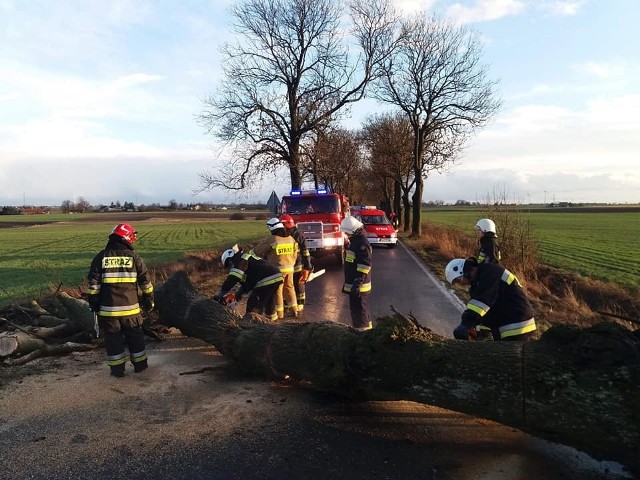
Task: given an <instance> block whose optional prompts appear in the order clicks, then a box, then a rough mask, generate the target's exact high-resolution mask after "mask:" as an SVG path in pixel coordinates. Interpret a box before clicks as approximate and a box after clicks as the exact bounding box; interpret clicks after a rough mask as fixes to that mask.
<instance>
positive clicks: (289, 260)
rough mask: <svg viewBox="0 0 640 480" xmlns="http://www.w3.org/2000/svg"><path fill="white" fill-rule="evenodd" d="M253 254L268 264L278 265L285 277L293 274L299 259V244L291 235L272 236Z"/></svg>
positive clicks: (256, 248)
mask: <svg viewBox="0 0 640 480" xmlns="http://www.w3.org/2000/svg"><path fill="white" fill-rule="evenodd" d="M253 252H254V253H255V254H256V255H257V256H258V257H261V258H264V259H265V260H266V261H267V262H269V263H271V264H273V265H277V266H278V268H279V269H280V272H281V273H282V274H283V275H286V274H288V273H291V274H292V273H293V271H294V267H295V265H296V260H297V259H298V252H299V249H298V243H297V242H296V241H295V240H294V238H293V237H292V236H291V235H287V236H286V237H281V236H279V235H271V237H270V238H269V239H268V240H265V241H263V242H261V243H260V244H259V245H257V246H256V247H255V248H254V249H253Z"/></svg>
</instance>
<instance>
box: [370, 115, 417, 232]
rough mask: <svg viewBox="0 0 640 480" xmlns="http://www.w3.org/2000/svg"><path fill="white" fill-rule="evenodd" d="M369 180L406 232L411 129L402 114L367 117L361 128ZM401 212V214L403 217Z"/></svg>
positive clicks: (412, 183) (411, 164) (410, 164)
mask: <svg viewBox="0 0 640 480" xmlns="http://www.w3.org/2000/svg"><path fill="white" fill-rule="evenodd" d="M362 137H363V141H364V143H365V145H366V148H367V150H368V152H369V156H370V158H369V164H370V166H371V171H372V176H373V177H374V178H375V179H376V180H377V182H378V184H379V186H380V188H381V190H383V192H386V193H385V196H386V197H387V198H386V201H387V202H388V205H389V208H392V209H393V210H394V211H395V212H396V214H398V215H399V220H400V221H401V222H402V223H404V229H405V230H408V229H409V218H410V216H409V210H410V195H411V189H412V188H413V186H414V184H415V177H414V175H413V128H412V126H411V124H410V123H409V122H408V120H407V118H406V116H405V115H404V114H403V113H401V112H400V113H395V114H391V113H387V114H383V115H378V116H374V117H370V118H369V119H367V121H365V124H364V126H363V128H362ZM403 212H404V214H403Z"/></svg>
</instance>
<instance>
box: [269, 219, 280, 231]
mask: <svg viewBox="0 0 640 480" xmlns="http://www.w3.org/2000/svg"><path fill="white" fill-rule="evenodd" d="M267 227H269V230H271V231H272V232H273V231H274V230H277V229H279V228H282V229H284V225H283V224H282V222H281V221H280V219H279V218H278V217H273V218H270V219H269V220H268V221H267Z"/></svg>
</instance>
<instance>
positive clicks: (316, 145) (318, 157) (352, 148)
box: [304, 128, 367, 199]
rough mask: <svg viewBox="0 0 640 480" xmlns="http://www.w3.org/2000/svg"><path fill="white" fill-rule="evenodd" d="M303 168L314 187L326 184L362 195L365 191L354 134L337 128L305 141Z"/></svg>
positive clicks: (354, 194)
mask: <svg viewBox="0 0 640 480" xmlns="http://www.w3.org/2000/svg"><path fill="white" fill-rule="evenodd" d="M304 152H305V155H304V157H305V158H306V162H305V163H306V164H307V166H306V168H305V171H307V172H308V176H309V177H311V178H313V182H314V184H315V186H316V188H318V187H320V186H325V187H328V188H329V189H331V190H332V191H334V192H341V193H345V194H347V195H348V196H349V197H350V198H351V199H356V198H357V199H361V198H363V196H364V194H365V193H366V191H367V184H366V183H365V182H363V179H364V178H366V174H365V173H364V168H365V165H364V158H363V155H362V151H361V149H360V144H359V141H358V138H357V136H356V134H355V133H354V132H352V131H349V130H345V129H341V128H337V129H329V130H327V131H323V132H320V133H319V134H317V135H316V136H315V138H314V141H313V142H312V144H311V145H305V148H304Z"/></svg>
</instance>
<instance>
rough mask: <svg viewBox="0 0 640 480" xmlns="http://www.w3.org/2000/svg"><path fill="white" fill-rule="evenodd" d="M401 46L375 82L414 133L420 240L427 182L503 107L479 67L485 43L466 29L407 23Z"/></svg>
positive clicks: (420, 18) (415, 223) (416, 20)
mask: <svg viewBox="0 0 640 480" xmlns="http://www.w3.org/2000/svg"><path fill="white" fill-rule="evenodd" d="M398 38H399V46H398V49H397V50H396V51H395V53H394V55H393V57H390V58H389V59H388V62H387V64H386V65H385V73H384V75H383V77H381V79H380V81H379V82H376V87H377V88H376V89H375V96H376V98H378V99H379V100H381V101H383V102H387V103H390V104H393V105H396V106H398V107H399V108H400V110H401V111H402V112H403V113H404V115H405V116H406V118H407V120H408V121H409V123H410V124H411V127H412V129H413V175H414V177H415V182H416V183H415V188H414V191H413V198H412V200H413V207H412V210H413V218H412V226H411V227H412V228H411V233H412V235H413V236H415V237H420V235H421V229H420V222H421V218H420V216H421V215H420V208H421V204H422V193H423V189H424V178H426V177H427V175H428V174H429V173H430V172H432V171H434V170H441V169H444V168H445V167H446V166H447V165H449V164H451V163H452V162H454V161H455V160H456V158H457V156H458V155H459V153H460V151H461V150H462V148H463V146H464V143H465V142H466V140H467V139H468V137H469V136H470V135H471V134H472V133H473V132H474V131H475V130H476V129H478V128H480V127H482V126H483V125H485V124H486V123H487V122H488V121H489V120H490V119H491V118H492V116H493V115H494V114H495V113H496V111H497V109H498V108H499V105H500V102H499V100H497V99H496V98H495V93H494V87H495V85H496V83H497V82H495V81H491V80H488V79H487V74H486V67H485V66H484V65H482V64H481V63H480V58H481V44H480V42H479V40H478V38H477V35H476V34H475V33H474V32H472V31H470V30H469V29H467V28H466V27H464V26H454V25H452V24H450V23H447V22H443V21H439V20H438V19H437V18H435V17H432V18H427V17H425V16H424V15H416V16H415V17H412V18H409V19H405V20H403V21H402V22H401V27H400V30H399V33H398Z"/></svg>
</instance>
